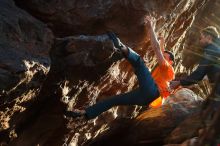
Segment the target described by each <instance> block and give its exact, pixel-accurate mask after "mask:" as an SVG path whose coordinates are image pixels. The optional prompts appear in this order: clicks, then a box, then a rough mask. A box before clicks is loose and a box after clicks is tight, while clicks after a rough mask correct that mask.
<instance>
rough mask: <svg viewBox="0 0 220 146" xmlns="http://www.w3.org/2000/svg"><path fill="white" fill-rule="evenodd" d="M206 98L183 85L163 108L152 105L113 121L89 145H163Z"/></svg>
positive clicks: (197, 109)
mask: <svg viewBox="0 0 220 146" xmlns="http://www.w3.org/2000/svg"><path fill="white" fill-rule="evenodd" d="M180 94H181V96H180ZM171 100H172V102H171ZM202 101H203V99H202V98H201V97H198V96H197V95H196V94H194V93H193V92H192V91H191V90H189V89H181V90H179V91H178V92H176V93H175V94H174V95H172V96H170V97H168V99H167V103H166V104H165V105H163V106H162V107H160V108H156V109H149V110H147V111H145V112H143V113H142V114H141V115H139V116H138V117H137V118H136V119H134V120H128V121H126V119H120V120H118V121H114V122H112V123H110V124H109V126H110V128H109V129H108V130H106V131H105V132H103V133H102V134H101V135H100V136H99V137H97V138H95V139H93V140H91V141H92V142H91V143H88V144H86V145H91V146H93V145H94V146H102V145H107V146H108V145H109V146H110V145H117V146H119V145H133V146H136V145H162V144H163V139H164V138H165V137H166V136H167V134H169V133H170V132H171V131H172V130H173V128H174V127H176V126H177V125H178V124H179V123H180V122H182V121H183V120H184V119H185V118H186V117H188V116H189V115H191V114H193V113H195V112H198V111H199V107H200V106H199V105H200V104H201V102H202ZM106 129H107V128H106Z"/></svg>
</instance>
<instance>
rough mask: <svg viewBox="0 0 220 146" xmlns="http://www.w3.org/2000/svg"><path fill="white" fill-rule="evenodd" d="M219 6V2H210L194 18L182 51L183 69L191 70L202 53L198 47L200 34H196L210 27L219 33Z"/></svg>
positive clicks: (214, 0)
mask: <svg viewBox="0 0 220 146" xmlns="http://www.w3.org/2000/svg"><path fill="white" fill-rule="evenodd" d="M219 6H220V2H219V1H218V0H213V1H210V2H208V3H207V5H205V7H204V8H203V10H202V11H201V12H200V13H198V15H197V16H196V17H195V21H194V23H193V25H192V27H191V28H190V29H189V31H188V32H187V37H186V40H185V49H184V51H183V59H184V61H183V65H184V66H185V67H187V68H192V67H193V66H194V65H195V64H196V63H197V62H198V61H199V59H200V55H201V54H202V53H203V50H201V46H200V45H199V37H200V33H198V32H200V30H201V29H202V28H205V27H207V26H210V25H211V26H215V27H216V28H217V29H218V31H220V27H219V23H220V20H219V19H218V18H219V17H220V12H219V11H218V9H219ZM190 36H191V37H190ZM192 56H193V57H192Z"/></svg>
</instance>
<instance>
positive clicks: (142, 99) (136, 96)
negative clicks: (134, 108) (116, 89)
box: [86, 48, 159, 119]
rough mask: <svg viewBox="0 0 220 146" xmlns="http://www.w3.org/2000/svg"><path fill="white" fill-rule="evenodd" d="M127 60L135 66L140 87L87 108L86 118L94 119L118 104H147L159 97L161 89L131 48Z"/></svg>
mask: <svg viewBox="0 0 220 146" xmlns="http://www.w3.org/2000/svg"><path fill="white" fill-rule="evenodd" d="M127 60H128V61H129V62H130V63H131V65H132V67H133V68H134V71H135V74H136V76H137V79H138V83H139V88H137V89H135V90H133V91H131V92H128V93H124V94H119V95H115V96H112V97H109V98H108V99H106V100H103V101H100V102H98V103H96V104H94V105H93V106H90V107H88V108H86V118H87V119H93V118H95V117H96V116H98V115H100V114H101V113H103V112H105V111H107V110H108V109H110V108H112V107H113V106H118V105H140V106H147V105H148V104H150V103H151V102H152V101H153V100H154V99H156V98H157V97H159V91H158V88H157V85H156V84H155V82H154V79H153V78H152V76H151V73H150V72H149V70H148V68H147V67H146V66H145V64H144V61H143V60H142V59H141V57H140V56H139V55H138V54H137V53H136V52H134V51H133V50H132V49H130V48H129V54H128V57H127Z"/></svg>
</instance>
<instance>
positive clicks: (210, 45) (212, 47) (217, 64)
mask: <svg viewBox="0 0 220 146" xmlns="http://www.w3.org/2000/svg"><path fill="white" fill-rule="evenodd" d="M199 43H200V45H201V46H202V47H203V50H204V55H203V58H202V59H201V61H200V63H199V65H198V67H197V69H196V70H195V71H194V72H192V73H191V74H190V75H189V76H187V77H186V78H185V79H182V80H174V81H171V83H170V87H171V88H172V89H175V88H177V87H178V86H188V85H192V84H196V83H198V82H199V81H200V80H202V79H203V77H204V76H205V75H207V76H208V79H209V82H210V83H211V84H212V85H214V83H215V81H216V80H217V78H218V76H219V74H220V39H219V33H218V31H217V29H216V28H215V27H214V26H208V27H206V28H204V29H202V30H201V32H200V40H199ZM213 95H214V96H212V97H215V98H213V99H212V102H217V101H219V105H220V85H219V84H218V86H216V87H215V93H214V94H213ZM215 104H217V103H215Z"/></svg>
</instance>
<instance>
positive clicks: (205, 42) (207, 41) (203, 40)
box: [199, 33, 212, 47]
mask: <svg viewBox="0 0 220 146" xmlns="http://www.w3.org/2000/svg"><path fill="white" fill-rule="evenodd" d="M199 43H200V45H201V46H202V47H204V46H206V45H208V44H210V43H212V37H211V36H210V35H205V34H203V33H201V34H200V39H199Z"/></svg>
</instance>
